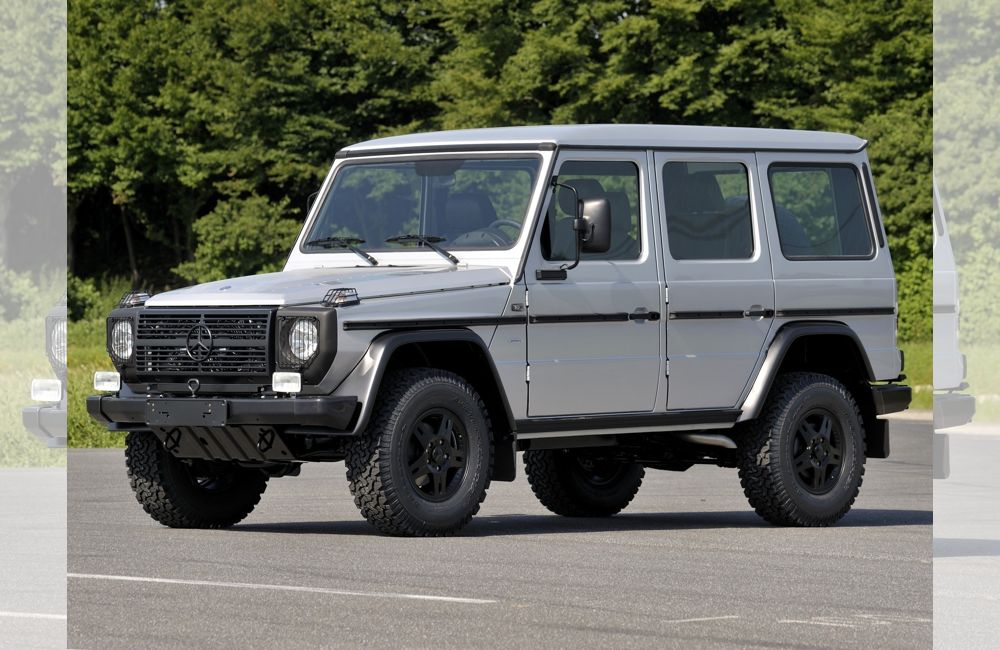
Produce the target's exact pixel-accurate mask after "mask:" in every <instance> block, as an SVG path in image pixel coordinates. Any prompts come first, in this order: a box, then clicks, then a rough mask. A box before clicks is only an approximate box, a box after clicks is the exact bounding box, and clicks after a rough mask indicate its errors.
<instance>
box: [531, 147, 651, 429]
mask: <svg viewBox="0 0 1000 650" xmlns="http://www.w3.org/2000/svg"><path fill="white" fill-rule="evenodd" d="M556 170H557V174H558V175H559V181H560V182H561V183H565V184H569V185H572V186H573V187H574V188H575V189H576V190H577V193H578V194H579V197H580V198H581V199H586V198H596V197H603V198H606V199H608V202H609V203H610V206H611V223H612V225H611V248H610V249H609V250H608V252H606V253H584V254H583V255H582V258H581V261H580V264H579V266H577V267H576V268H574V269H571V270H567V271H566V272H565V274H560V273H559V269H560V267H563V266H566V265H569V264H572V261H573V256H574V252H575V239H574V237H575V234H574V232H573V230H572V226H571V224H572V217H573V214H574V213H575V208H574V206H575V200H576V199H575V197H574V196H573V193H572V192H571V191H568V190H566V189H563V188H558V189H554V190H551V191H550V196H549V201H548V203H547V208H546V211H545V214H543V215H542V217H543V221H542V223H541V224H540V227H539V228H537V229H536V234H535V241H534V242H533V245H532V249H531V251H530V253H529V257H528V261H527V264H526V268H525V276H524V277H525V283H526V286H527V313H528V415H529V416H530V417H538V416H561V415H562V416H566V415H580V414H594V413H621V412H648V411H651V410H653V409H654V408H655V406H656V404H657V403H658V401H657V390H658V389H660V388H661V381H660V380H661V378H662V377H663V376H664V373H663V367H664V366H663V363H664V358H663V354H664V344H663V341H664V331H663V325H664V320H663V318H662V314H663V311H664V299H663V298H664V296H663V285H662V284H661V281H660V280H659V278H660V273H659V272H658V259H657V255H656V253H655V248H654V246H653V245H652V242H653V241H654V239H653V234H652V230H653V228H654V226H653V224H652V220H651V219H650V214H651V200H650V190H649V181H648V170H647V159H646V154H645V153H644V152H621V153H618V152H598V151H591V152H586V151H570V152H564V153H563V154H561V156H560V158H559V160H558V161H557V163H556ZM539 271H547V272H549V273H538V272H539ZM553 271H554V273H553ZM662 389H663V390H665V382H662ZM660 403H665V397H664V399H662V400H660Z"/></svg>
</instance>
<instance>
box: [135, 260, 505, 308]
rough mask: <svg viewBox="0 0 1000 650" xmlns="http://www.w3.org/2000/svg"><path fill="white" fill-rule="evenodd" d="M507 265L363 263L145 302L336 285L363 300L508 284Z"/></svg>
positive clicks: (227, 299)
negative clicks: (459, 265) (367, 264)
mask: <svg viewBox="0 0 1000 650" xmlns="http://www.w3.org/2000/svg"><path fill="white" fill-rule="evenodd" d="M509 282H510V275H509V274H508V273H507V271H506V270H505V269H501V268H498V267H495V266H490V267H458V268H455V267H442V266H421V267H390V266H385V267H365V268H341V269H336V268H322V269H297V270H294V271H281V272H279V273H263V274H261V275H248V276H244V277H242V278H232V279H229V280H219V281H217V282H207V283H205V284H198V285H195V286H193V287H187V288H184V289H177V290H176V291H168V292H166V293H161V294H158V295H155V296H153V297H152V298H150V299H149V300H147V301H146V305H147V306H149V307H202V306H212V307H241V306H251V305H252V306H262V305H306V304H314V303H318V302H320V301H321V300H323V297H324V296H326V294H327V292H328V291H330V289H334V288H340V287H344V288H353V289H357V290H358V296H359V297H360V298H361V300H365V299H369V300H370V299H372V298H384V297H387V296H397V295H405V294H409V293H421V292H429V291H442V290H449V289H466V288H468V289H471V288H477V287H486V286H496V285H501V284H508V283H509Z"/></svg>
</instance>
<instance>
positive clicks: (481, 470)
mask: <svg viewBox="0 0 1000 650" xmlns="http://www.w3.org/2000/svg"><path fill="white" fill-rule="evenodd" d="M492 435H493V434H492V430H491V428H490V419H489V415H488V414H487V412H486V407H485V405H484V403H483V400H482V399H481V398H480V397H479V394H478V393H476V391H475V389H474V388H473V387H472V386H471V385H470V384H469V383H468V382H466V381H465V380H464V379H463V378H462V377H460V376H458V375H456V374H454V373H451V372H446V371H444V370H436V369H431V368H411V369H407V370H402V371H399V372H396V373H393V374H392V375H389V376H388V377H386V379H385V381H384V382H383V384H382V388H381V390H380V391H379V395H378V398H377V400H376V403H375V410H374V412H373V413H372V417H371V421H370V423H369V425H368V428H367V430H366V431H365V433H364V435H363V436H362V437H361V438H360V439H358V440H356V441H355V442H354V443H353V445H352V446H351V448H350V449H349V451H348V454H347V461H346V464H347V480H348V481H349V482H350V486H351V494H353V495H354V503H355V505H357V506H358V509H359V510H360V511H361V514H362V515H364V517H365V519H367V520H368V521H369V522H370V523H371V524H372V525H373V526H375V528H377V529H378V530H379V531H381V532H383V533H386V534H389V535H410V536H440V535H448V534H451V533H454V532H456V531H457V530H459V529H460V528H462V527H463V526H464V525H465V524H467V523H468V522H469V521H470V520H471V519H472V516H473V515H475V513H476V512H477V511H478V510H479V504H480V503H482V501H483V499H484V498H485V497H486V490H487V489H488V488H489V485H490V478H491V476H492V473H493V441H492Z"/></svg>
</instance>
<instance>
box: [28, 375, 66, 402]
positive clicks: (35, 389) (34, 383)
mask: <svg viewBox="0 0 1000 650" xmlns="http://www.w3.org/2000/svg"><path fill="white" fill-rule="evenodd" d="M31 399H33V400H35V401H36V402H58V401H59V400H61V399H62V382H61V381H59V380H58V379H32V380H31Z"/></svg>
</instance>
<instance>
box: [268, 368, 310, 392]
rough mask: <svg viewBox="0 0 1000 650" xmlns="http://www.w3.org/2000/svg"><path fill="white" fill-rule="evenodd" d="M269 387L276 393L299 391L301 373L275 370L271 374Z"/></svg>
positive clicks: (300, 388)
mask: <svg viewBox="0 0 1000 650" xmlns="http://www.w3.org/2000/svg"><path fill="white" fill-rule="evenodd" d="M271 388H273V389H274V392H276V393H298V392H301V391H302V375H300V374H299V373H297V372H276V373H274V374H273V375H271Z"/></svg>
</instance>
